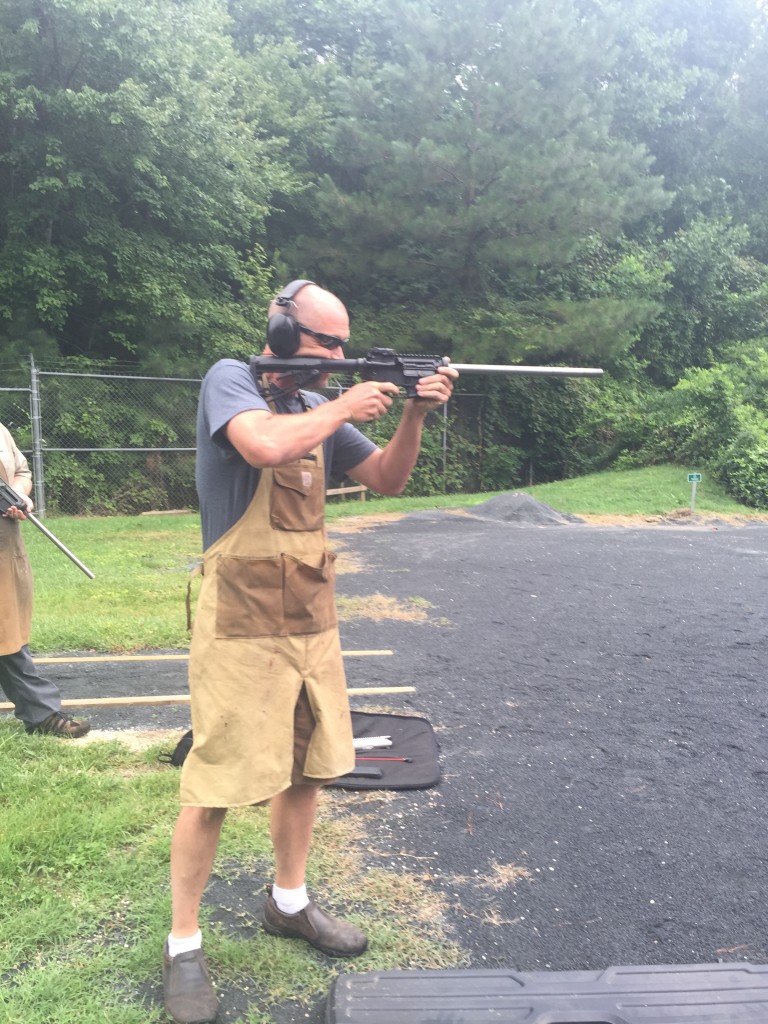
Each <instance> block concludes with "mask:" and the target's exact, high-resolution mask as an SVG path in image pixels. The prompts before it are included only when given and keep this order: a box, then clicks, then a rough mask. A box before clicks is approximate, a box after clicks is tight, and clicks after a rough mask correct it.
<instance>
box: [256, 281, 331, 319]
mask: <svg viewBox="0 0 768 1024" xmlns="http://www.w3.org/2000/svg"><path fill="white" fill-rule="evenodd" d="M285 312H288V313H290V315H291V316H292V317H294V318H295V319H296V320H301V322H302V323H304V321H305V320H308V319H309V318H310V317H311V316H312V315H313V314H316V315H317V316H346V315H347V311H346V308H345V307H344V303H343V302H342V301H341V299H339V298H337V296H335V295H334V294H333V292H329V291H327V290H326V289H325V288H321V287H320V285H319V284H306V285H304V287H303V288H301V289H300V290H299V291H298V292H297V293H296V295H295V296H294V297H293V299H291V302H290V304H289V305H288V307H287V308H286V306H284V305H278V304H277V300H276V299H273V301H272V302H271V303H270V306H269V312H268V315H269V316H272V315H273V314H274V313H285ZM308 326H312V325H311V324H308Z"/></svg>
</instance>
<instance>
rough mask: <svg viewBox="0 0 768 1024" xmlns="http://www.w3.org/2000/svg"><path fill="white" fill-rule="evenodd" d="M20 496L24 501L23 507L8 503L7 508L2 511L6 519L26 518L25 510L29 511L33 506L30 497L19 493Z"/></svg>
mask: <svg viewBox="0 0 768 1024" xmlns="http://www.w3.org/2000/svg"><path fill="white" fill-rule="evenodd" d="M20 497H22V498H24V501H25V502H26V504H25V507H24V508H19V507H18V506H17V505H10V506H9V508H8V510H7V511H6V512H4V513H3V515H4V516H5V517H6V519H26V518H27V517H26V515H25V513H26V512H31V511H32V509H33V508H34V507H35V506H34V505H33V504H32V499H31V498H27V497H26V496H25V495H23V494H22V495H20Z"/></svg>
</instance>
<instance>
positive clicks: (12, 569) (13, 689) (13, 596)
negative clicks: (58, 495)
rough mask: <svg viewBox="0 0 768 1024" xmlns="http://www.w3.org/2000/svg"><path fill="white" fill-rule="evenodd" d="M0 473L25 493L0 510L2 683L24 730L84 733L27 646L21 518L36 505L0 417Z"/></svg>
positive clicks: (27, 584)
mask: <svg viewBox="0 0 768 1024" xmlns="http://www.w3.org/2000/svg"><path fill="white" fill-rule="evenodd" d="M0 476H2V478H3V480H4V481H5V482H6V483H7V484H8V485H9V486H10V487H12V488H13V490H14V491H15V492H16V493H17V494H19V495H21V497H22V498H23V499H24V507H23V508H19V507H17V506H15V505H11V507H10V508H9V509H8V510H7V512H5V513H4V514H3V515H2V516H0V688H1V689H2V690H3V692H4V693H5V695H6V697H7V698H8V700H9V701H10V702H11V703H12V704H13V705H14V710H15V714H16V717H17V718H18V719H19V720H20V721H22V722H23V723H24V728H25V729H26V731H27V732H28V733H45V734H47V735H49V736H59V737H62V738H69V739H76V738H78V737H80V736H85V734H86V733H87V732H88V730H89V729H90V725H89V724H88V722H83V721H77V720H76V719H74V718H72V717H71V716H70V715H65V714H63V713H62V710H61V693H60V692H59V688H58V686H56V684H55V683H53V682H51V680H50V679H44V678H43V677H42V676H41V675H40V674H39V673H38V671H37V669H36V668H35V663H34V662H33V660H32V657H31V655H30V653H29V647H28V646H27V645H28V642H29V632H30V626H31V622H32V571H31V569H30V566H29V559H28V558H27V552H26V549H25V547H24V541H23V539H22V536H21V530H20V527H19V521H20V520H22V519H26V515H25V513H26V512H31V511H32V509H33V507H34V506H33V504H32V500H31V499H30V498H29V494H30V492H31V491H32V474H31V472H30V470H29V465H28V463H27V460H26V458H25V457H24V455H23V454H22V453H21V452H20V451H19V449H18V448H17V447H16V444H15V442H14V440H13V438H12V437H11V434H10V432H9V431H8V429H7V428H6V427H4V426H3V424H2V423H0Z"/></svg>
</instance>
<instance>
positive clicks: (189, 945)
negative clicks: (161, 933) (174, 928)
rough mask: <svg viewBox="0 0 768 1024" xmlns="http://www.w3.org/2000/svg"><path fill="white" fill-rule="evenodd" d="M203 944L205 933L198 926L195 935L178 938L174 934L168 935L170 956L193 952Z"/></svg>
mask: <svg viewBox="0 0 768 1024" xmlns="http://www.w3.org/2000/svg"><path fill="white" fill-rule="evenodd" d="M202 945H203V933H202V932H201V931H200V929H199V928H198V929H197V931H196V932H195V934H194V935H188V936H187V937H186V938H185V939H176V938H174V937H173V935H170V934H169V936H168V956H178V955H179V953H191V952H192V950H193V949H200V947H201V946H202Z"/></svg>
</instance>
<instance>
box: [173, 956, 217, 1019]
mask: <svg viewBox="0 0 768 1024" xmlns="http://www.w3.org/2000/svg"><path fill="white" fill-rule="evenodd" d="M163 994H164V996H165V1010H166V1013H167V1014H168V1016H169V1017H170V1018H171V1020H173V1021H175V1024H211V1022H212V1021H215V1020H216V1014H217V1013H218V1012H219V1000H218V999H217V998H216V993H215V992H214V991H213V985H212V984H211V977H210V975H209V974H208V965H207V964H206V962H205V955H204V953H203V951H202V949H193V950H192V951H191V952H190V953H179V954H178V956H169V954H168V943H167V942H166V943H165V951H164V953H163Z"/></svg>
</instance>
